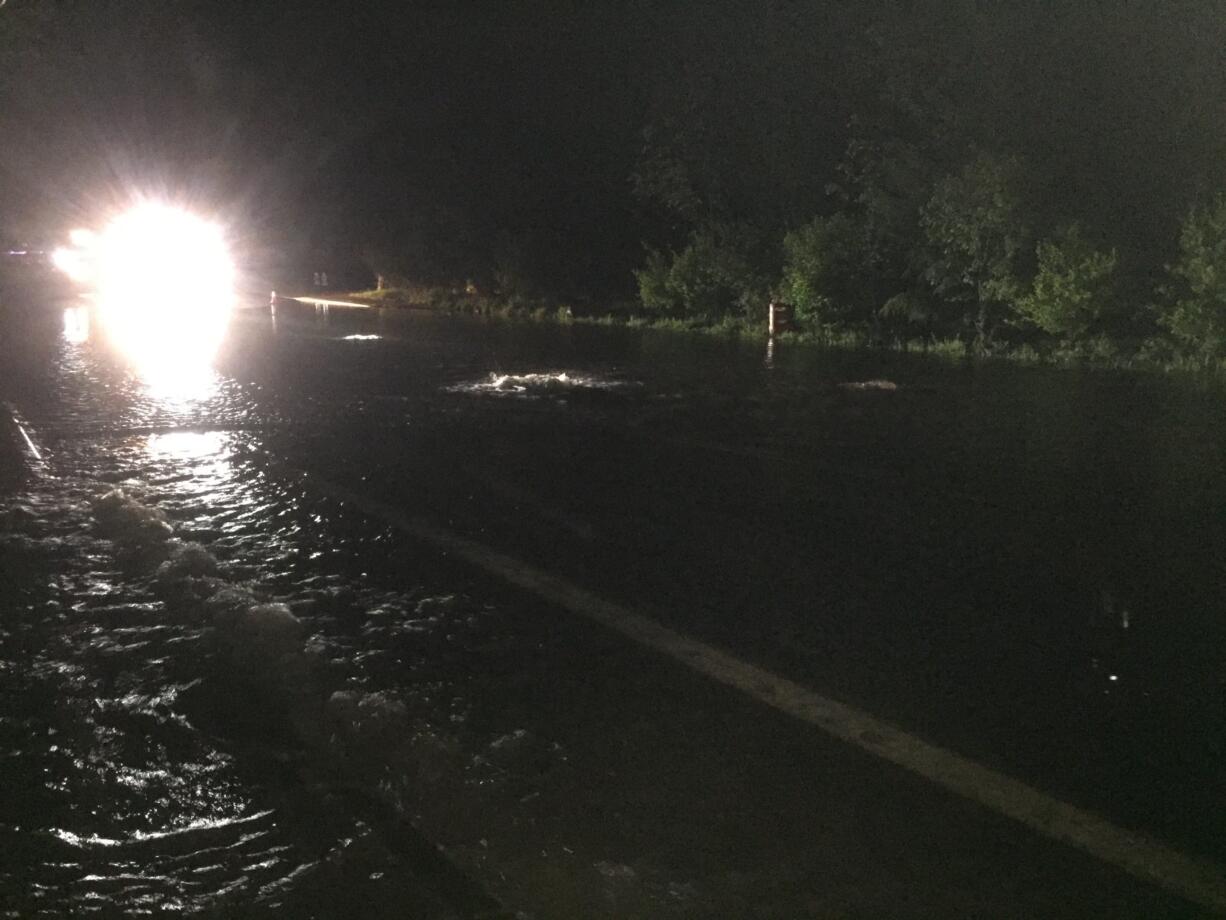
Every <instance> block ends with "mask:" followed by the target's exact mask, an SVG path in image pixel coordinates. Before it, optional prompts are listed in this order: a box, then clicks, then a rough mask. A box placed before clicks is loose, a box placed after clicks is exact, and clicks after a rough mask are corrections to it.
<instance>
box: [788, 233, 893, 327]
mask: <svg viewBox="0 0 1226 920" xmlns="http://www.w3.org/2000/svg"><path fill="white" fill-rule="evenodd" d="M860 230H861V228H860V227H858V226H857V222H856V220H855V219H854V218H853V217H851V216H850V215H849V214H848V213H846V212H839V213H836V214H833V215H831V216H829V217H818V218H816V219H814V220H812V221H810V222H809V223H807V224H805V225H804V226H803V227H799V228H797V229H796V230H793V231H791V232H790V233H788V234H787V235H786V236H785V237H784V238H783V253H784V255H783V278H782V281H781V282H780V285H779V295H780V296H781V297H782V298H783V299H784V300H786V301H787V302H788V303H790V304H792V305H793V306H794V307H795V308H796V313H797V316H798V317H799V318H800V319H801V320H803V321H805V322H808V323H810V324H813V325H818V324H825V325H829V324H836V323H837V324H854V323H857V322H859V321H862V320H863V319H865V318H866V317H867V315H868V312H869V311H870V310H871V309H872V307H873V306H874V305H873V304H872V303H869V302H866V298H865V289H864V287H862V286H861V285H859V284H857V280H858V276H859V275H860V274H861V269H862V268H863V267H865V266H863V265H862V260H863V259H864V252H863V249H864V247H863V246H862V245H861V239H860V237H861V233H860Z"/></svg>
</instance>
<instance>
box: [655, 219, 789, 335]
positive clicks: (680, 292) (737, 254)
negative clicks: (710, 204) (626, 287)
mask: <svg viewBox="0 0 1226 920" xmlns="http://www.w3.org/2000/svg"><path fill="white" fill-rule="evenodd" d="M750 248H751V240H750V239H749V238H748V236H747V234H746V233H745V232H744V231H739V230H737V229H735V228H727V227H709V228H704V229H702V230H699V231H696V232H695V233H693V234H691V236H690V240H689V243H688V244H687V245H686V247H685V248H684V249H682V250H681V251H680V252H678V253H674V254H672V255H665V254H664V253H661V252H657V251H649V252H648V255H647V264H646V265H645V266H644V267H643V268H642V269H639V270H638V271H636V272H635V278H636V279H637V280H638V285H639V299H640V300H641V301H642V304H643V307H644V308H645V309H647V310H649V311H651V312H653V313H662V314H665V315H667V316H674V317H679V316H685V317H709V318H715V317H720V316H727V315H729V314H732V313H747V312H748V311H749V310H751V309H753V308H754V307H756V306H758V305H762V306H764V305H765V303H766V300H767V291H766V285H765V283H764V282H763V280H762V279H761V276H760V275H759V274H758V273H757V272H756V271H755V270H754V268H753V265H752V262H751V256H750V253H749V249H750Z"/></svg>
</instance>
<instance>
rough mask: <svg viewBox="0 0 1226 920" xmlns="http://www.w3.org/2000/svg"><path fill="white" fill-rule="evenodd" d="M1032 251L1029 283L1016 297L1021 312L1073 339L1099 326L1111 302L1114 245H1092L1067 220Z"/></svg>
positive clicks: (1053, 332) (1050, 330)
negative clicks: (1034, 256)
mask: <svg viewBox="0 0 1226 920" xmlns="http://www.w3.org/2000/svg"><path fill="white" fill-rule="evenodd" d="M1036 254H1037V256H1038V271H1037V272H1036V273H1035V277H1034V283H1033V285H1032V286H1031V289H1030V291H1029V292H1028V293H1027V294H1025V296H1023V297H1020V298H1019V299H1018V301H1017V309H1018V312H1019V313H1020V314H1021V315H1022V317H1023V318H1024V319H1026V320H1027V321H1029V322H1031V323H1033V324H1034V325H1035V326H1038V327H1039V328H1040V329H1042V330H1043V331H1044V332H1046V333H1049V334H1051V335H1054V336H1059V337H1060V338H1062V339H1064V340H1065V341H1068V342H1071V343H1074V344H1076V343H1080V342H1082V341H1084V340H1085V339H1086V338H1087V337H1088V336H1090V335H1091V334H1092V333H1094V332H1099V331H1103V330H1102V326H1103V323H1104V321H1105V320H1106V319H1107V318H1108V317H1109V316H1110V314H1111V313H1112V312H1113V310H1114V309H1115V305H1116V304H1115V294H1116V290H1115V270H1116V266H1117V263H1118V257H1117V255H1116V252H1115V250H1114V249H1112V250H1111V251H1109V252H1103V251H1101V250H1099V249H1096V248H1095V247H1094V246H1093V245H1092V244H1091V243H1090V242H1089V241H1088V240H1086V238H1085V237H1084V236H1083V235H1082V232H1081V227H1080V226H1079V225H1078V224H1076V223H1073V224H1066V225H1065V226H1063V227H1062V228H1060V230H1058V231H1057V233H1056V235H1055V236H1054V237H1053V238H1051V239H1047V240H1043V241H1042V242H1040V243H1039V245H1038V248H1037V250H1036Z"/></svg>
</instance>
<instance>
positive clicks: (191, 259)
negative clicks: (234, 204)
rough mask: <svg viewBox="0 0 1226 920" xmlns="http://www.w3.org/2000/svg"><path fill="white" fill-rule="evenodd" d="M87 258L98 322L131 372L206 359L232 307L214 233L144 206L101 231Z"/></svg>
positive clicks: (226, 259)
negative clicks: (131, 362)
mask: <svg viewBox="0 0 1226 920" xmlns="http://www.w3.org/2000/svg"><path fill="white" fill-rule="evenodd" d="M92 256H93V258H92V261H93V263H94V265H95V271H96V282H97V296H98V307H99V313H100V315H101V318H102V320H103V322H104V324H105V325H106V326H107V328H108V330H109V331H110V332H111V334H112V336H113V337H114V338H115V339H116V340H117V342H118V344H119V345H120V346H121V347H122V348H123V349H124V350H125V351H126V352H128V353H129V354H130V355H131V356H132V357H133V358H134V359H136V360H137V362H138V364H141V365H143V366H144V367H146V368H154V369H156V370H158V371H166V370H173V369H174V368H176V367H178V366H181V365H183V364H184V363H187V364H199V363H200V362H201V360H204V361H207V360H208V359H209V358H211V357H212V355H213V353H214V352H215V351H216V349H217V346H218V345H219V344H220V343H221V339H222V336H223V335H224V334H225V330H226V326H227V324H228V322H229V317H230V310H231V308H232V306H233V299H234V294H233V283H234V269H233V265H232V264H231V261H230V256H229V253H228V252H227V250H226V244H225V240H224V238H223V235H222V232H221V230H220V228H219V227H217V226H215V225H213V224H210V223H208V222H207V221H204V220H202V219H200V218H199V217H196V216H194V215H192V214H189V213H187V212H185V211H180V210H178V209H176V208H172V207H168V206H166V205H159V204H145V205H141V206H139V207H137V208H134V209H133V210H131V211H128V212H127V213H125V214H123V215H122V216H120V217H118V218H116V219H115V220H114V221H113V222H112V223H111V224H110V225H109V226H108V227H107V228H106V229H105V230H103V231H102V233H101V234H100V235H99V236H98V237H97V239H96V240H94V241H93V246H92Z"/></svg>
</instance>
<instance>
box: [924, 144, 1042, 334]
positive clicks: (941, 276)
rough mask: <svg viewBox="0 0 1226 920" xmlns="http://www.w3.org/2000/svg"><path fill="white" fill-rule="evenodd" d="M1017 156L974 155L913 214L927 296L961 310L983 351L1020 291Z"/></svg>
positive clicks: (1024, 247) (1024, 237)
mask: <svg viewBox="0 0 1226 920" xmlns="http://www.w3.org/2000/svg"><path fill="white" fill-rule="evenodd" d="M1022 174H1023V164H1022V162H1021V160H1020V159H1018V158H1016V157H1001V156H994V155H991V154H979V155H978V156H976V157H975V158H974V159H973V160H971V161H970V162H969V163H967V164H966V165H965V166H964V167H963V168H962V169H961V170H959V171H958V172H956V173H954V174H952V175H949V176H946V177H945V178H944V179H942V180H940V181H939V182H938V183H937V184H936V187H935V188H934V190H933V193H932V197H931V198H930V199H929V200H928V202H927V204H925V205H924V208H923V211H922V213H921V215H920V224H921V226H922V227H923V230H924V235H925V238H926V241H927V247H928V254H927V256H928V258H927V267H926V268H925V270H924V276H925V278H926V279H927V281H928V283H929V284H930V285H931V287H932V289H933V291H934V293H936V294H937V295H938V296H939V297H940V298H942V299H943V300H946V301H948V302H949V303H950V304H952V305H955V306H960V307H961V308H962V310H963V319H962V325H963V327H964V329H969V330H970V331H973V333H974V342H975V345H976V347H977V348H978V350H980V351H983V350H984V349H985V348H986V346H987V342H988V340H989V338H990V337H991V334H992V331H993V328H994V326H995V325H996V323H997V322H998V321H999V320H1000V319H1001V318H1003V316H1004V314H1005V311H1006V309H1007V308H1008V306H1009V305H1010V304H1012V303H1014V302H1015V301H1016V300H1017V298H1018V295H1019V293H1020V290H1021V287H1022V282H1021V280H1020V277H1019V274H1020V271H1021V260H1022V254H1023V253H1024V252H1026V251H1028V250H1029V249H1030V246H1029V245H1028V241H1029V233H1030V232H1029V228H1028V221H1027V219H1026V213H1025V209H1024V206H1023V196H1022V194H1021V192H1020V185H1021V178H1020V177H1021V176H1022Z"/></svg>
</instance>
